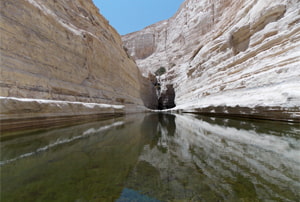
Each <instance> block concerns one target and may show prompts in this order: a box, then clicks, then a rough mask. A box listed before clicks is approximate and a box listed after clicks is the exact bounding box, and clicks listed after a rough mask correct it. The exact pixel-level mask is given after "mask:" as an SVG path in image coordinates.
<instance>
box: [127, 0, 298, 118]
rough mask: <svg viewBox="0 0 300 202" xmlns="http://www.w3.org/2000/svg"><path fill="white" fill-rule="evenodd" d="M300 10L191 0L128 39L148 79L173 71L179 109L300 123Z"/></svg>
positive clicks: (170, 78)
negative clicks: (152, 74)
mask: <svg viewBox="0 0 300 202" xmlns="http://www.w3.org/2000/svg"><path fill="white" fill-rule="evenodd" d="M299 14H300V3H299V1H297V0H275V1H274V0H256V1H253V0H243V1H233V0H222V1H211V0H204V1H203V0H186V1H185V2H184V3H183V4H182V6H181V8H180V9H179V11H178V12H177V13H176V14H175V16H174V17H172V18H171V19H169V20H166V21H162V22H159V23H157V24H154V25H151V26H149V27H146V28H145V29H143V30H141V31H139V32H135V33H131V34H128V35H125V36H123V37H122V39H123V41H124V44H125V46H126V47H127V48H128V52H129V54H130V55H132V57H133V58H135V59H136V62H137V64H138V66H139V68H140V69H141V71H142V73H143V74H144V75H145V76H146V75H148V73H149V72H151V73H154V72H155V71H156V70H157V69H158V68H160V67H162V66H163V67H165V68H166V69H167V74H166V75H165V77H164V78H162V82H163V83H164V86H167V85H173V87H174V90H175V94H176V97H175V104H176V106H177V109H184V110H188V111H191V112H201V113H214V114H234V115H238V116H240V115H243V116H244V115H245V116H255V117H258V118H271V119H281V120H298V121H299V119H300V109H299V106H300V94H299V89H300V68H299V66H300V60H299V58H300V48H299V47H300V38H299V36H300V17H299V16H300V15H299ZM143 38H145V39H146V40H145V42H144V41H143V40H141V39H143ZM165 90H166V88H165Z"/></svg>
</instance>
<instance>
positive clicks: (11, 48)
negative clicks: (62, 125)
mask: <svg viewBox="0 0 300 202" xmlns="http://www.w3.org/2000/svg"><path fill="white" fill-rule="evenodd" d="M0 44H1V45H0V46H1V49H0V50H1V53H0V54H1V83H0V87H1V93H0V96H3V97H18V98H36V99H50V100H63V101H80V102H93V103H106V104H119V105H134V106H144V105H146V106H147V107H155V105H156V104H155V102H156V98H155V96H154V95H155V91H154V90H153V88H152V86H151V85H150V83H149V82H148V81H147V80H145V79H144V78H143V77H141V74H140V71H139V70H138V68H137V66H136V64H135V63H134V61H133V60H132V59H130V58H129V57H128V55H127V54H126V52H125V51H124V49H123V46H122V41H121V38H120V36H119V35H118V33H117V32H116V31H115V30H114V29H113V28H112V27H111V26H110V25H109V24H108V21H107V20H105V19H104V18H103V17H102V16H101V15H100V14H99V12H98V9H97V8H96V7H95V6H94V4H93V3H92V1H91V0H74V1H68V0H59V1H57V0H53V1H43V0H20V1H14V0H6V1H1V43H0ZM8 113H9V112H8Z"/></svg>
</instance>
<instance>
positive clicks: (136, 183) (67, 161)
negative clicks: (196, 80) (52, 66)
mask: <svg viewBox="0 0 300 202" xmlns="http://www.w3.org/2000/svg"><path fill="white" fill-rule="evenodd" d="M299 130H300V128H299V125H289V124H286V123H282V122H280V123H279V122H267V121H261V122H260V121H257V120H256V121H250V120H237V119H221V118H211V117H201V116H194V115H176V116H175V115H170V114H144V115H143V114H141V115H133V116H126V117H120V118H116V119H111V120H106V121H100V122H94V123H88V124H83V125H77V126H72V127H66V128H60V129H54V130H49V131H44V132H41V133H38V134H37V133H34V134H31V135H28V134H27V135H24V136H18V137H16V138H12V139H9V140H5V141H2V142H1V167H0V168H1V201H104V202H105V201H117V202H122V201H155V202H156V201H297V200H298V199H299V197H300V196H299V193H298V191H299V188H300V185H299V184H300V183H299V179H300V172H299V167H300V162H299V158H298V157H299V151H300V141H299Z"/></svg>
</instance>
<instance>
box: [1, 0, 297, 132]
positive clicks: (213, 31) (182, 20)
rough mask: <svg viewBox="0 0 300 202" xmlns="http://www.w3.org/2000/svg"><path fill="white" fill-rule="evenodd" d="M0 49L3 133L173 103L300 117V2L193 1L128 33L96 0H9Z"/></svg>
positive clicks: (196, 109) (199, 109)
mask: <svg viewBox="0 0 300 202" xmlns="http://www.w3.org/2000/svg"><path fill="white" fill-rule="evenodd" d="M0 51H1V52H0V54H1V60H0V66H1V70H0V72H1V81H0V108H1V114H0V119H1V125H2V127H1V130H2V131H3V130H4V131H5V130H11V129H12V128H18V129H24V127H26V126H30V127H32V126H34V124H41V122H42V123H44V124H45V125H48V124H49V123H51V122H68V121H69V122H70V121H72V122H76V121H79V120H80V119H85V118H88V117H93V116H95V118H96V117H98V118H99V117H112V116H119V115H124V114H126V113H136V112H147V111H151V110H152V109H163V110H170V108H172V109H171V111H175V112H190V113H201V114H209V115H217V116H218V115H221V116H236V117H250V118H259V119H271V120H282V121H291V122H299V121H300V68H299V65H300V59H299V58H300V3H299V1H298V0H272V1H271V0H255V1H252V0H243V1H233V0H219V1H212V0H203V1H200V0H186V1H185V2H184V3H183V4H182V5H181V7H180V9H179V10H178V11H177V13H176V14H175V15H174V16H173V17H172V18H170V19H168V20H164V21H161V22H158V23H156V24H153V25H150V26H148V27H146V28H145V29H143V30H141V31H138V32H134V33H131V34H128V35H125V36H122V37H121V36H120V35H119V34H118V33H117V31H116V30H115V29H114V28H113V27H112V26H110V25H109V22H108V21H107V20H106V19H105V18H104V17H103V16H102V15H101V14H100V13H99V10H98V9H97V8H96V7H95V5H94V4H93V2H92V0H74V1H68V0H61V1H57V0H51V1H42V0H21V1H18V2H16V1H13V0H6V1H1V43H0ZM160 68H163V69H165V70H166V71H165V72H161V73H160V74H156V75H155V73H156V72H157V70H159V69H160ZM76 116H77V118H74V117H76ZM37 120H39V122H37ZM11 121H14V124H13V125H12V124H11Z"/></svg>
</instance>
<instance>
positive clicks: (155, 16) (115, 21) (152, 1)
mask: <svg viewBox="0 0 300 202" xmlns="http://www.w3.org/2000/svg"><path fill="white" fill-rule="evenodd" d="M93 1H94V3H95V5H96V6H97V7H98V8H99V10H100V13H101V14H102V15H104V17H105V18H106V19H107V20H108V21H109V24H110V25H112V26H113V27H114V28H115V29H116V30H117V31H118V32H119V34H121V35H124V34H127V33H130V32H134V31H138V30H141V29H143V28H144V27H146V26H148V25H151V24H153V23H156V22H158V21H161V20H165V19H168V18H170V17H172V16H173V15H174V14H175V13H176V11H177V10H178V8H179V7H180V5H181V4H182V3H183V1H184V0H93Z"/></svg>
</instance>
